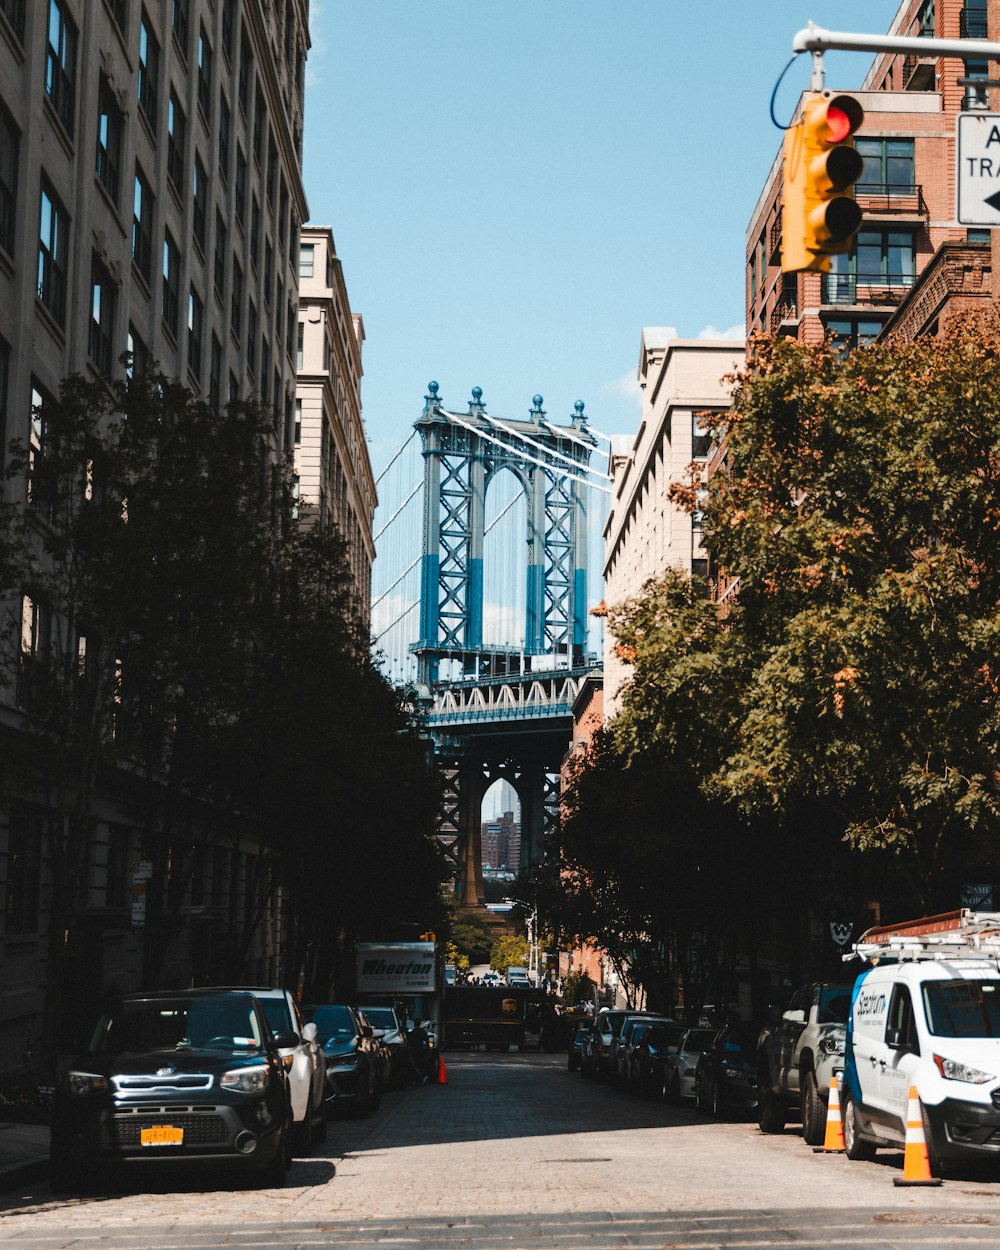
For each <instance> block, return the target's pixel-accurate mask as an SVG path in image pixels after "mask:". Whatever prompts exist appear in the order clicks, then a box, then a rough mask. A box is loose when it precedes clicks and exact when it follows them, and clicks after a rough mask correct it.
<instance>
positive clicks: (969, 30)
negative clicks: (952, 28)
mask: <svg viewBox="0 0 1000 1250" xmlns="http://www.w3.org/2000/svg"><path fill="white" fill-rule="evenodd" d="M960 16H961V21H960V24H959V33H960V35H961V36H962V38H963V39H985V38H986V37H987V33H988V28H987V24H986V0H965V4H964V5H963V7H962V12H961V15H960Z"/></svg>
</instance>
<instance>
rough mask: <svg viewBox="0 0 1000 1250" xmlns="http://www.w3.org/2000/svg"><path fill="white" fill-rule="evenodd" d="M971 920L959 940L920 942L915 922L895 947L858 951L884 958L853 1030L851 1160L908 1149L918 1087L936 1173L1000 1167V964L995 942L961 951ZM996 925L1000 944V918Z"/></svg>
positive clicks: (848, 1095) (864, 981)
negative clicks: (970, 1162) (951, 1164)
mask: <svg viewBox="0 0 1000 1250" xmlns="http://www.w3.org/2000/svg"><path fill="white" fill-rule="evenodd" d="M970 916H973V917H975V913H968V912H960V913H954V917H955V927H954V928H953V929H952V930H951V933H950V935H949V937H950V939H951V940H949V937H945V936H944V935H945V934H946V933H948V930H947V929H941V928H940V927H938V928H937V929H936V930H935V931H936V932H937V933H940V934H942V937H941V938H934V937H927V938H926V939H921V937H920V935H919V934H915V928H914V926H915V924H916V923H917V922H914V924H911V925H910V926H904V928H905V930H906V939H905V941H901V942H897V943H896V948H895V949H894V947H893V942H892V940H891V936H890V938H889V940H886V938H885V937H884V936H882V937H881V940H880V941H879V942H878V943H877V944H876V945H875V947H874V948H873V947H872V946H871V944H870V943H869V946H868V948H867V950H864V951H863V950H862V949H861V948H863V947H865V943H866V939H868V938H869V937H870V934H866V935H865V937H864V938H862V940H861V942H859V943H858V947H857V948H856V949H857V950H858V952H859V953H862V954H867V955H868V957H873V956H872V950H873V949H875V950H877V951H878V954H877V955H875V956H874V957H875V958H877V959H878V963H877V964H876V966H875V967H873V968H871V969H870V970H869V971H867V972H863V973H862V974H861V975H860V976H859V977H858V979H857V982H856V984H855V986H854V991H853V994H852V1001H851V1014H850V1017H849V1019H848V1025H847V1050H846V1056H845V1067H844V1080H843V1091H842V1095H841V1114H842V1118H843V1127H844V1145H845V1148H846V1153H847V1156H848V1158H849V1159H871V1158H872V1157H873V1156H874V1154H875V1150H876V1148H877V1147H879V1146H886V1147H892V1148H893V1149H899V1148H900V1147H901V1146H902V1145H903V1143H904V1141H905V1138H906V1111H907V1098H908V1095H909V1089H910V1086H911V1085H912V1086H915V1087H916V1090H917V1094H918V1095H919V1098H920V1106H921V1111H922V1113H923V1121H924V1134H925V1136H926V1138H927V1151H928V1156H929V1158H930V1164H931V1170H932V1171H933V1172H934V1173H935V1175H938V1176H940V1174H941V1165H942V1163H946V1162H947V1161H948V1160H953V1159H984V1158H989V1157H991V1156H992V1157H994V1158H996V1159H997V1161H998V1162H1000V966H998V962H997V958H996V956H994V957H992V958H990V957H988V955H987V954H986V951H987V949H989V947H990V946H991V945H992V943H983V944H979V943H977V942H972V943H969V944H965V945H964V946H963V945H961V943H960V941H959V940H958V939H959V938H960V935H961V933H962V932H963V931H964V930H967V928H968V925H969V919H968V918H969V917H970ZM980 916H982V913H980ZM933 919H934V920H935V921H936V922H938V925H940V922H941V921H942V920H946V919H948V918H945V917H935V918H933ZM976 919H977V920H978V917H976ZM983 919H984V920H985V919H987V918H986V917H983ZM988 920H989V921H990V922H991V923H992V924H993V926H994V933H995V935H996V937H997V938H1000V916H996V917H994V916H992V915H991V916H990V917H989V918H988ZM887 932H890V931H881V934H882V935H884V934H885V933H887ZM886 960H892V961H893V962H886Z"/></svg>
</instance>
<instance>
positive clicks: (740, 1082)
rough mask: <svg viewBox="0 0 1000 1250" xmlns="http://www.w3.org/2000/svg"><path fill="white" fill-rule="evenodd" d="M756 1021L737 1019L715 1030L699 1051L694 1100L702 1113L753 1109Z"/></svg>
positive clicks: (727, 1113) (743, 1112)
mask: <svg viewBox="0 0 1000 1250" xmlns="http://www.w3.org/2000/svg"><path fill="white" fill-rule="evenodd" d="M759 1032H760V1030H759V1029H758V1028H757V1026H756V1025H753V1024H750V1023H748V1022H745V1021H741V1022H738V1023H735V1024H727V1025H726V1026H725V1028H722V1029H720V1030H719V1032H718V1033H716V1035H715V1037H714V1038H713V1039H712V1041H711V1044H710V1045H709V1046H708V1048H707V1049H706V1050H705V1051H703V1052H702V1056H701V1059H699V1061H698V1067H697V1070H696V1073H695V1084H694V1104H695V1107H696V1108H697V1110H698V1111H700V1112H702V1114H706V1115H714V1116H717V1117H720V1118H721V1117H723V1116H742V1115H749V1114H751V1113H753V1112H755V1111H756V1110H757V1069H756V1064H755V1060H756V1057H757V1036H758V1034H759Z"/></svg>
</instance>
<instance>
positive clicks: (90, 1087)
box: [66, 1072, 108, 1094]
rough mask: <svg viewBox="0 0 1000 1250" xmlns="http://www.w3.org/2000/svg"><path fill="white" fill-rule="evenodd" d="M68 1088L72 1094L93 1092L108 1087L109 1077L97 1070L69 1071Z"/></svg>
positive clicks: (67, 1076) (67, 1074)
mask: <svg viewBox="0 0 1000 1250" xmlns="http://www.w3.org/2000/svg"><path fill="white" fill-rule="evenodd" d="M66 1088H67V1089H68V1090H69V1092H70V1093H71V1094H93V1093H96V1092H97V1091H99V1090H102V1089H107V1088H108V1078H107V1077H106V1076H100V1075H99V1074H98V1073H96V1072H67V1073H66Z"/></svg>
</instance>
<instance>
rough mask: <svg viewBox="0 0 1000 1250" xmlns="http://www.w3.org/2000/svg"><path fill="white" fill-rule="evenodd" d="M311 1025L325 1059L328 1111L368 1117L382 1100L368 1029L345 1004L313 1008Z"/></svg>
mask: <svg viewBox="0 0 1000 1250" xmlns="http://www.w3.org/2000/svg"><path fill="white" fill-rule="evenodd" d="M312 1022H313V1024H315V1026H316V1038H317V1041H318V1042H319V1044H320V1046H322V1048H323V1055H324V1057H325V1059H326V1101H327V1107H328V1108H330V1109H331V1110H333V1111H339V1110H341V1109H345V1108H349V1109H350V1110H351V1111H353V1112H354V1114H355V1115H367V1114H368V1113H369V1112H370V1111H373V1110H374V1109H375V1108H376V1107H377V1106H378V1105H379V1103H380V1102H381V1100H382V1082H383V1076H384V1073H383V1071H382V1064H381V1060H380V1058H379V1056H378V1050H377V1047H376V1046H375V1044H374V1040H373V1038H372V1033H373V1030H372V1028H371V1026H370V1025H367V1024H363V1023H362V1022H361V1020H359V1018H358V1016H357V1014H356V1013H355V1012H354V1010H353V1009H352V1008H351V1007H348V1006H347V1004H346V1003H324V1004H322V1005H320V1006H318V1007H314V1008H313V1009H312Z"/></svg>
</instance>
